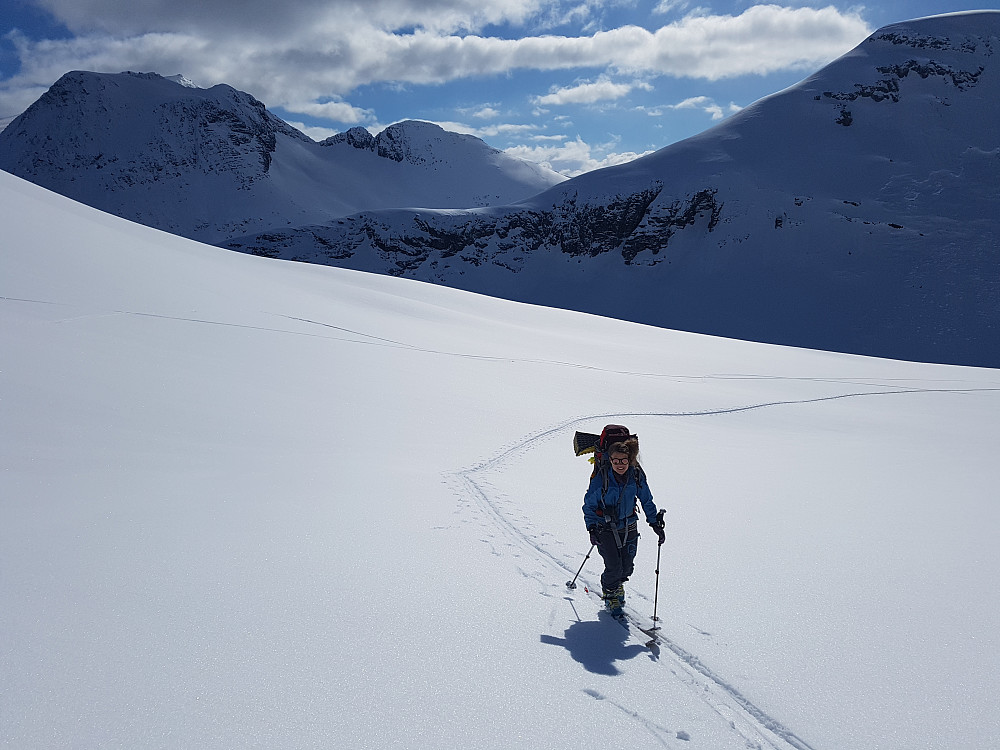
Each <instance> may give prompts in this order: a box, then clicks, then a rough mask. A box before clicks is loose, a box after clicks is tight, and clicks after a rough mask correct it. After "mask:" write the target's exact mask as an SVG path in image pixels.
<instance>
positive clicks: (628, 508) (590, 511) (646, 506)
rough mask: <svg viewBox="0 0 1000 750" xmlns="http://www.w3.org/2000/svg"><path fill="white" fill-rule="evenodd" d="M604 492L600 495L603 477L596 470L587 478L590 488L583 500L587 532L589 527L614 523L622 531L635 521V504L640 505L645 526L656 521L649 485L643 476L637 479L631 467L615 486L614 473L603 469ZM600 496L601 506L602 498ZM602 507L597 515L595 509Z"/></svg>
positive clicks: (633, 468)
mask: <svg viewBox="0 0 1000 750" xmlns="http://www.w3.org/2000/svg"><path fill="white" fill-rule="evenodd" d="M607 472H608V491H607V493H605V492H604V477H603V476H602V475H601V472H600V471H597V472H595V474H594V476H593V477H591V479H590V487H588V488H587V494H586V495H584V497H583V520H584V522H585V523H586V524H587V528H588V529H589V528H590V527H591V526H600V525H601V524H603V523H612V522H613V523H614V524H615V526H616V527H617V528H619V529H624V528H625V527H626V526H628V525H629V523H631V522H633V521H634V520H636V508H635V501H636V500H638V501H639V502H640V503H641V504H642V510H643V512H644V513H645V514H646V523H648V524H650V525H652V524H654V523H655V522H656V506H655V505H653V493H651V492H650V491H649V483H648V482H646V478H645V475H643V477H642V479H640V480H637V476H636V470H635V467H634V466H630V467H629V469H628V471H627V472H626V473H625V482H624V483H623V484H619V483H618V480H617V479H616V478H615V473H614V471H613V470H612V469H611V467H607ZM602 495H603V496H604V497H603V504H602V498H601V496H602ZM602 507H603V512H604V515H603V516H600V515H598V513H597V511H598V509H601V508H602Z"/></svg>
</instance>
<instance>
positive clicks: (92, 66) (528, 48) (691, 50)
mask: <svg viewBox="0 0 1000 750" xmlns="http://www.w3.org/2000/svg"><path fill="white" fill-rule="evenodd" d="M46 5H47V7H49V8H51V9H52V10H53V12H55V13H56V15H57V16H58V17H59V18H60V19H62V20H64V21H66V22H67V23H68V24H70V26H71V27H73V28H80V29H84V30H89V29H99V28H107V29H108V30H109V31H113V32H114V33H113V34H106V33H98V32H96V31H95V32H88V34H89V35H82V36H78V37H77V38H75V39H70V40H45V41H28V40H26V39H23V38H21V39H18V40H15V46H16V48H17V52H18V55H19V57H20V58H21V72H20V73H19V74H18V75H17V76H15V77H14V78H13V79H10V80H8V81H6V82H5V84H4V86H3V89H4V90H3V92H2V95H0V112H3V111H5V110H6V109H7V108H9V107H10V106H13V102H15V101H23V99H24V98H25V96H24V94H23V93H21V92H19V90H21V89H24V88H26V87H30V88H32V89H33V90H37V87H38V84H39V81H48V82H53V81H55V80H56V79H57V78H58V77H59V76H60V75H62V74H63V73H65V72H66V71H68V70H74V69H85V70H97V71H104V72H119V71H121V70H143V71H150V70H154V71H158V72H164V73H167V74H173V73H178V72H183V73H185V74H186V75H188V76H189V77H191V78H192V79H194V80H198V81H200V82H203V83H204V85H212V84H214V83H220V82H225V83H229V84H231V85H233V86H236V87H237V88H241V89H243V90H246V91H249V92H251V93H253V94H254V95H255V96H257V97H258V98H260V99H262V100H263V101H265V102H267V103H268V104H269V105H271V106H280V107H284V108H286V109H289V110H291V108H292V106H293V105H295V104H297V103H301V102H310V101H319V100H321V99H323V98H329V97H345V96H347V95H349V94H350V93H351V92H352V91H353V90H354V89H356V88H357V87H359V86H362V85H365V84H369V83H375V82H387V81H396V82H404V83H415V84H430V83H443V82H447V81H452V80H456V79H461V78H467V77H471V76H478V75H499V74H505V73H508V72H510V71H512V70H517V69H522V70H558V69H572V68H581V69H595V68H597V69H606V70H609V71H618V72H626V73H631V74H639V75H665V76H677V77H689V78H704V79H708V80H716V79H720V78H725V77H731V76H738V75H745V74H750V73H757V74H765V73H770V72H774V71H777V70H782V69H788V68H805V67H808V66H815V65H818V64H821V63H825V62H827V61H829V60H831V59H833V58H834V57H836V56H838V55H840V54H842V53H844V52H845V51H846V50H847V49H849V48H850V47H851V46H853V45H855V44H857V43H858V42H860V41H861V39H863V38H864V37H865V36H866V35H867V34H868V33H869V30H868V28H867V26H866V25H865V23H864V22H863V21H862V20H861V18H860V17H859V16H858V15H856V14H855V13H842V12H840V11H838V10H837V9H836V8H833V7H827V8H822V9H813V8H784V7H781V6H777V5H759V6H753V7H751V8H749V9H748V10H746V11H745V12H743V13H742V14H740V15H738V16H730V15H700V16H699V15H688V16H686V17H684V18H683V19H681V20H680V21H677V22H675V23H671V24H669V25H666V26H663V27H662V28H660V29H658V30H656V31H649V30H646V29H643V28H639V27H637V26H625V27H621V28H616V29H611V30H608V31H600V32H597V33H595V34H593V35H590V36H577V37H571V36H554V35H553V36H526V37H523V38H516V39H515V38H497V37H484V36H476V35H471V34H470V35H467V36H458V35H456V34H454V33H450V32H447V31H442V29H446V30H447V29H458V28H477V27H480V26H482V25H483V24H485V23H487V22H497V21H501V20H502V21H509V22H514V21H519V20H524V19H525V18H527V17H529V16H530V15H531V14H532V13H537V12H540V10H541V9H542V8H543V1H542V0H507V2H494V3H485V4H480V3H478V2H476V0H428V1H427V2H425V3H420V4H415V3H410V2H403V1H402V0H398V2H397V1H396V0H391V1H390V0H382V2H376V3H374V4H373V5H372V6H371V8H370V9H369V6H368V5H367V4H363V7H364V10H360V8H361V7H362V4H359V5H357V6H356V5H355V3H354V2H353V1H350V2H348V1H347V0H339V1H337V2H333V3H327V2H325V1H324V2H321V0H297V2H292V3H291V4H290V5H287V4H277V3H272V2H271V0H267V1H266V2H265V0H253V1H252V2H250V3H249V4H247V5H245V4H244V3H242V2H240V3H237V2H235V0H230V2H228V3H226V2H213V3H203V2H201V0H183V2H181V5H180V6H177V5H175V3H174V2H167V0H146V2H143V3H142V4H141V9H142V12H141V13H139V12H137V11H136V2H134V1H133V2H128V3H126V2H124V1H123V0H46ZM544 5H548V4H547V3H545V4H544ZM397 11H398V13H399V14H400V15H399V16H398V18H396V17H394V16H393V13H395V12H397ZM310 13H314V15H310ZM435 13H438V14H439V15H437V16H435V15H434V14H435ZM390 18H392V19H395V20H393V21H392V23H390V20H389V19H390ZM88 19H89V20H88ZM95 19H96V20H95ZM442 19H445V20H442ZM272 23H273V26H268V24H272ZM407 23H409V24H411V25H412V27H413V28H415V29H416V30H415V31H413V32H412V33H394V32H393V31H392V30H391V29H392V28H399V27H400V26H401V25H404V24H407ZM222 27H224V28H222ZM147 28H148V29H153V28H155V29H156V30H155V31H150V30H148V31H145V32H144V33H136V34H129V33H127V32H128V31H130V30H132V29H136V30H143V29H147ZM262 28H263V29H265V30H266V32H267V36H266V37H265V36H262V33H263V32H262V31H261V29H262ZM251 29H252V30H251ZM123 30H124V31H125V32H126V33H122V32H123ZM621 85H623V84H610V83H604V84H594V85H593V86H592V88H590V89H587V88H579V90H578V91H575V92H573V91H566V92H564V93H563V94H562V95H561V96H562V97H563V98H565V97H568V96H570V95H577V96H580V97H584V98H585V97H587V96H588V95H589V96H592V97H593V96H598V95H603V96H605V97H609V96H614V95H615V94H616V92H618V91H621V89H618V88H616V86H621ZM550 96H554V97H558V96H559V95H558V94H550ZM343 112H344V113H345V114H347V115H349V116H350V117H352V118H355V117H356V116H357V113H356V112H353V110H351V109H345V110H343ZM355 121H356V120H355V119H351V120H348V122H355Z"/></svg>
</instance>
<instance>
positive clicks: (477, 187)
mask: <svg viewBox="0 0 1000 750" xmlns="http://www.w3.org/2000/svg"><path fill="white" fill-rule="evenodd" d="M0 169H4V170H6V171H8V172H11V173H12V174H16V175H18V176H20V177H23V178H25V179H27V180H30V181H32V182H35V183H37V184H39V185H42V186H44V187H47V188H49V189H51V190H55V191H56V192H59V193H61V194H63V195H66V196H68V197H71V198H74V199H75V200H79V201H81V202H83V203H86V204H88V205H91V206H94V207H95V208H99V209H101V210H103V211H107V212H109V213H112V214H115V215H117V216H121V217H124V218H127V219H131V220H133V221H138V222H140V223H142V224H146V225H148V226H152V227H156V228H158V229H163V230H166V231H169V232H172V233H174V234H179V235H182V236H185V237H191V238H197V239H200V240H203V241H207V242H218V241H221V240H224V239H226V238H229V237H232V236H234V235H240V234H245V233H247V232H258V231H262V230H265V229H272V228H275V227H277V228H285V227H287V226H289V225H290V224H293V225H294V224H304V223H311V222H324V221H329V220H331V219H334V218H336V217H340V216H343V215H346V214H352V213H356V212H358V211H362V210H369V209H380V208H391V207H401V206H431V207H435V208H467V207H469V206H484V205H489V204H493V203H507V202H511V201H516V200H519V199H521V198H525V197H528V196H530V195H534V194H536V193H538V192H539V191H541V190H543V189H545V188H548V187H550V186H552V185H554V184H556V183H558V182H560V181H562V180H563V179H564V178H563V177H561V176H560V175H557V174H556V173H555V172H552V171H550V170H546V169H544V168H542V167H540V166H538V165H537V164H532V163H530V162H525V161H522V160H520V159H516V158H514V157H510V156H508V155H506V154H504V153H502V152H500V151H497V150H496V149H493V148H490V147H489V146H487V145H486V144H485V143H484V142H483V141H481V140H479V139H478V138H474V137H472V136H468V135H460V134H457V133H450V132H447V131H445V130H443V129H441V128H440V127H438V126H436V125H432V124H430V123H426V122H415V121H408V122H403V123H398V124H396V125H392V126H390V127H388V128H386V129H385V130H383V131H382V132H381V133H379V134H378V135H377V136H372V135H371V134H370V133H368V131H366V130H364V129H363V128H355V129H352V130H350V131H348V132H347V133H342V134H340V135H338V136H334V137H333V138H331V139H329V140H327V141H325V142H323V143H316V142H315V141H313V140H312V139H310V138H308V137H307V136H305V135H304V134H302V133H301V132H299V131H298V130H296V129H295V128H293V127H291V126H290V125H288V124H287V123H285V122H283V121H282V120H281V119H279V118H278V117H275V116H274V115H273V114H271V113H270V112H268V111H267V109H266V108H265V106H264V104H262V103H261V102H259V101H258V100H256V99H255V98H254V97H252V96H250V95H249V94H246V93H243V92H241V91H237V90H235V89H233V88H231V87H229V86H224V85H220V86H214V87H212V88H210V89H201V88H197V87H196V86H194V84H192V83H191V82H190V81H188V80H187V79H186V78H184V77H183V76H172V77H170V78H164V77H162V76H159V75H156V74H151V73H149V74H139V73H120V74H98V73H88V72H73V73H67V74H66V75H64V76H63V77H62V78H60V79H59V81H57V82H56V83H55V84H54V85H53V86H52V87H51V88H50V89H49V91H48V92H46V93H45V94H44V95H43V96H42V97H41V98H40V99H39V100H38V101H37V102H35V104H33V105H32V106H31V107H29V108H28V109H27V110H26V111H25V112H24V113H23V114H22V115H21V116H20V117H18V118H17V119H15V120H14V121H13V122H12V123H11V124H10V125H9V126H8V127H7V128H6V129H4V131H3V133H0Z"/></svg>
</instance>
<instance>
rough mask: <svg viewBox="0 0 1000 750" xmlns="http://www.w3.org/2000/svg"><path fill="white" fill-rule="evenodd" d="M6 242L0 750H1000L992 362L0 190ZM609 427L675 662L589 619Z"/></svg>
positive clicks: (641, 570) (0, 347)
mask: <svg viewBox="0 0 1000 750" xmlns="http://www.w3.org/2000/svg"><path fill="white" fill-rule="evenodd" d="M0 226H2V227H3V240H2V252H0V426H2V427H0V676H2V678H0V747H2V748H4V749H5V750H8V749H9V750H63V749H66V748H86V749H88V750H89V749H91V748H106V749H107V750H112V749H116V750H117V749H121V750H124V749H128V750H138V749H141V750H176V749H177V748H197V749H198V750H234V749H236V748H267V749H268V750H270V749H280V750H331V749H332V748H336V749H337V750H339V749H340V748H358V749H359V750H384V749H385V748H402V749H403V750H424V749H426V748H434V749H435V750H467V748H470V747H473V748H477V750H511V749H512V748H544V750H598V749H604V748H619V747H621V748H636V749H637V750H638V749H639V748H669V749H670V750H748V748H755V749H756V750H972V749H974V750H986V749H987V748H995V747H997V737H998V736H1000V717H998V712H997V695H998V693H1000V599H998V597H997V593H996V582H997V580H998V578H1000V545H997V529H998V527H1000V503H997V500H996V488H997V486H998V485H1000V463H998V462H997V460H996V447H997V445H1000V420H998V419H997V414H998V413H1000V370H989V369H983V368H965V367H955V366H941V365H928V364H920V363H909V362H897V361H889V360H876V359H870V358H862V357H853V356H848V355H837V354H830V353H826V352H815V351H806V350H795V349H788V348H783V347H775V346H768V345H761V344H753V343H747V342H741V341H731V340H725V339H720V338H714V337H707V336H698V335H692V334H685V333H679V332H676V331H668V330H662V329H655V328H651V327H648V326H639V325H635V324H631V323H624V322H621V321H615V320H607V319H601V318H596V317H594V316H589V315H582V314H579V313H574V312H568V311H564V310H555V309H550V308H542V307H536V306H529V305H522V304H516V303H512V302H507V301H504V300H498V299H495V298H489V297H483V296H478V295H473V294H469V293H466V292H461V291H457V290H454V289H448V288H444V287H441V286H434V285H431V284H424V283H419V282H415V281H411V280H408V279H398V278H391V277H388V276H384V275H373V274H363V273H357V272H353V271H348V270H344V269H339V268H327V267H322V266H315V265H305V264H300V263H287V262H280V261H273V260H268V259H265V258H255V257H251V256H248V255H241V254H239V253H233V252H229V251H225V250H221V249H219V248H216V247H210V246H207V245H200V244H198V243H195V242H191V241H189V240H185V239H182V238H179V237H174V236H171V235H168V234H165V233H163V232H157V231H154V230H151V229H149V228H147V227H143V226H140V225H137V224H134V223H130V222H127V221H123V220H121V219H118V218H116V217H113V216H110V215H108V214H106V213H101V212H98V211H95V210H93V209H91V208H88V207H86V206H82V205H80V204H79V203H74V202H72V201H69V200H67V199H66V198H64V197H61V196H58V195H55V194H53V193H51V192H48V191H46V190H43V189H42V188H39V187H38V186H36V185H32V184H30V183H28V182H25V181H23V180H20V179H18V178H16V177H13V176H12V175H9V174H6V173H2V172H0ZM608 422H613V423H619V424H626V425H628V426H629V427H631V428H632V429H633V430H634V431H636V432H637V433H638V434H639V436H640V440H641V444H642V451H643V464H644V466H645V467H646V472H647V474H648V476H649V482H650V487H651V489H652V491H653V494H654V498H655V501H656V502H657V504H658V505H659V506H660V507H663V508H666V509H667V517H666V523H667V526H666V528H667V543H666V544H665V545H664V546H663V547H662V549H661V552H662V560H660V559H659V558H658V557H657V548H656V545H655V543H654V537H653V535H652V534H651V533H649V531H648V530H647V529H645V527H644V528H643V531H642V539H641V540H640V542H639V554H638V558H637V560H636V568H635V574H634V575H633V576H632V577H631V579H630V581H629V583H628V584H627V591H628V607H629V609H630V611H631V612H632V613H633V614H634V615H635V616H636V617H640V618H645V620H646V621H648V619H649V617H650V616H651V614H652V612H653V609H654V601H656V603H657V612H658V616H659V617H660V618H662V619H661V621H660V623H659V624H660V626H661V628H662V630H661V639H662V641H663V644H662V646H661V647H660V649H659V650H658V651H651V650H650V649H648V648H645V647H644V645H643V644H644V642H645V641H646V640H647V639H646V638H645V637H639V636H638V635H637V634H634V633H633V634H631V635H630V634H629V633H628V632H626V631H625V630H624V629H623V628H622V627H621V626H619V625H618V624H617V623H615V622H613V621H609V620H607V619H606V618H605V616H603V615H602V614H601V613H600V612H599V610H600V606H601V604H600V602H599V601H598V600H597V598H596V597H595V596H594V595H592V594H590V593H587V591H586V589H588V588H589V589H590V590H591V591H593V588H594V586H595V585H598V586H599V583H598V579H599V575H600V572H601V570H602V565H601V562H600V560H598V559H597V555H596V554H594V555H591V557H590V559H589V560H587V559H585V555H586V553H587V550H588V547H589V544H590V543H589V539H588V535H587V532H586V530H585V529H584V523H583V518H582V514H581V512H580V507H581V504H582V496H583V493H584V490H585V488H586V485H587V483H588V479H589V475H590V464H588V463H587V462H586V461H585V460H584V459H583V458H577V457H575V456H574V455H573V454H572V452H571V443H572V436H573V432H574V431H575V430H577V429H581V430H584V431H587V432H593V431H595V430H600V428H601V427H602V426H603V425H604V424H605V423H608ZM581 565H583V569H582V571H581V573H580V577H579V579H578V582H579V583H580V586H579V588H577V589H576V590H575V591H570V590H568V589H567V587H566V586H565V583H566V581H567V580H569V579H570V578H572V577H573V575H574V574H575V573H576V571H577V570H578V569H580V567H581ZM657 570H659V571H660V573H659V575H658V576H657V575H656V574H655V571H657Z"/></svg>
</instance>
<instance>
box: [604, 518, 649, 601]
mask: <svg viewBox="0 0 1000 750" xmlns="http://www.w3.org/2000/svg"><path fill="white" fill-rule="evenodd" d="M619 542H621V547H619V546H618V543H619ZM638 550H639V527H638V524H635V523H633V524H630V525H629V526H628V528H627V529H620V530H619V531H618V539H617V540H616V539H615V532H614V529H612V528H611V526H609V525H608V524H604V525H602V526H598V527H597V551H598V552H600V553H601V557H602V558H603V560H604V572H603V573H602V574H601V586H602V587H603V588H604V590H605V591H606V592H611V591H614V590H615V589H617V588H618V587H619V586H620V585H621V584H623V583H625V581H627V580H628V578H629V576H630V575H632V570H633V568H634V567H635V553H636V552H637V551H638Z"/></svg>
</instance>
